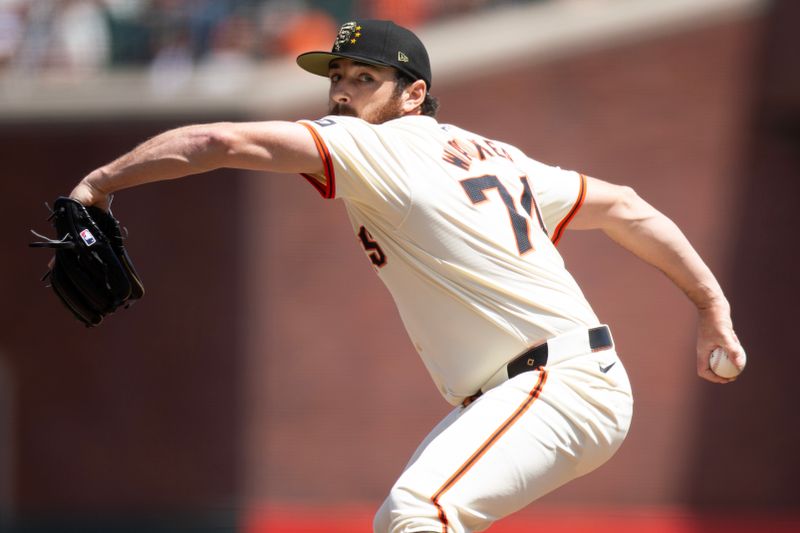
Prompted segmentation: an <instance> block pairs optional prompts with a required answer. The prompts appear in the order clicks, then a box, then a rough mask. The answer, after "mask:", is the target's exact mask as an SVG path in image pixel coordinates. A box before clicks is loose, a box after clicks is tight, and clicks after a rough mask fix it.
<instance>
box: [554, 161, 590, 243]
mask: <svg viewBox="0 0 800 533" xmlns="http://www.w3.org/2000/svg"><path fill="white" fill-rule="evenodd" d="M579 175H580V177H581V187H580V190H579V191H578V199H577V200H576V201H575V205H573V206H572V209H570V210H569V213H567V216H565V217H564V218H563V220H561V222H559V223H558V226H556V230H555V231H554V232H553V238H552V239H551V240H552V241H553V244H555V245H558V241H559V240H560V239H561V234H562V233H564V229H565V228H566V227H567V224H569V223H570V222H571V221H572V219H573V218H575V215H576V214H577V213H578V210H579V209H580V208H581V206H582V205H583V201H584V200H585V199H586V176H584V175H583V174H579Z"/></svg>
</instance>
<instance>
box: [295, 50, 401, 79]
mask: <svg viewBox="0 0 800 533" xmlns="http://www.w3.org/2000/svg"><path fill="white" fill-rule="evenodd" d="M334 59H352V60H353V61H360V62H362V63H367V64H368V65H375V66H376V67H391V66H392V65H387V64H386V63H380V62H378V61H375V60H374V59H367V58H365V57H360V56H358V55H356V54H334V53H331V52H306V53H304V54H300V55H299V56H297V64H298V65H299V66H300V68H302V69H303V70H305V71H307V72H310V73H312V74H316V75H317V76H325V77H326V78H327V77H328V68H329V65H330V63H331V61H333V60H334Z"/></svg>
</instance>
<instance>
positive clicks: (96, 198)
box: [69, 178, 112, 211]
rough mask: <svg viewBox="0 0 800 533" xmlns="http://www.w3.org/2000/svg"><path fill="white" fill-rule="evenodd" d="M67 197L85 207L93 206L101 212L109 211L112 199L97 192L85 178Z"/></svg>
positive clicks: (108, 195) (105, 194) (110, 196)
mask: <svg viewBox="0 0 800 533" xmlns="http://www.w3.org/2000/svg"><path fill="white" fill-rule="evenodd" d="M69 197H70V198H72V199H73V200H77V201H78V202H80V203H81V204H82V205H84V206H85V207H89V206H91V205H93V206H95V207H99V208H100V209H102V210H103V211H108V210H109V207H110V206H111V199H112V195H110V194H107V193H104V192H103V191H101V190H99V189H98V188H97V187H96V186H94V185H92V184H91V183H89V182H88V181H87V180H86V179H85V178H84V179H83V180H81V182H80V183H78V185H76V186H75V188H74V189H72V192H71V193H69Z"/></svg>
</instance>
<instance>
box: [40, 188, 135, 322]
mask: <svg viewBox="0 0 800 533" xmlns="http://www.w3.org/2000/svg"><path fill="white" fill-rule="evenodd" d="M48 220H50V221H51V222H52V224H53V226H54V227H55V229H56V239H55V240H54V239H49V238H47V237H44V236H42V235H39V234H38V233H36V232H33V233H34V235H36V236H37V237H40V238H42V239H44V241H42V242H33V243H31V244H30V246H31V247H34V248H53V249H55V257H54V258H53V260H52V261H51V262H50V264H49V268H50V270H49V271H48V272H47V273H46V274H45V275H44V277H43V278H42V280H43V281H45V280H46V281H47V282H48V283H49V286H50V287H52V288H53V290H54V291H55V293H56V294H57V295H58V297H59V298H60V299H61V301H62V302H64V305H66V306H67V309H69V310H70V311H72V314H74V315H75V316H76V317H77V318H78V320H80V321H81V322H83V323H84V324H86V326H87V327H94V326H97V325H98V324H100V322H101V321H102V320H103V317H105V316H106V315H108V314H111V313H113V312H114V311H116V310H117V309H118V308H119V307H128V306H129V305H130V304H131V303H133V302H134V301H135V300H138V299H139V298H141V297H142V296H143V295H144V286H143V285H142V281H141V279H139V275H138V274H137V273H136V270H135V269H134V268H133V263H132V262H131V260H130V258H129V257H128V254H127V252H126V251H125V247H124V246H123V238H122V233H121V232H120V227H119V222H117V219H115V218H114V216H113V215H111V213H108V212H106V211H103V210H102V209H99V208H97V207H94V206H90V207H84V206H83V205H81V204H80V203H79V202H77V201H75V200H73V199H71V198H66V197H60V198H58V199H57V200H56V201H55V203H54V204H53V209H52V214H51V215H50V218H48Z"/></svg>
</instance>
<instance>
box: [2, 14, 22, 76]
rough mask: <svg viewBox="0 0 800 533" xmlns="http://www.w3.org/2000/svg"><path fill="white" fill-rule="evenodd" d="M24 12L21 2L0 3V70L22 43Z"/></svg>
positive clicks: (9, 61) (8, 62)
mask: <svg viewBox="0 0 800 533" xmlns="http://www.w3.org/2000/svg"><path fill="white" fill-rule="evenodd" d="M26 10H27V7H26V5H25V2H23V1H22V0H2V2H0V70H3V69H4V68H5V67H7V66H8V65H9V64H10V63H11V60H12V59H13V58H14V56H15V55H16V53H17V50H18V49H19V46H20V43H22V34H23V32H24V31H25V18H24V13H25V11H26Z"/></svg>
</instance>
